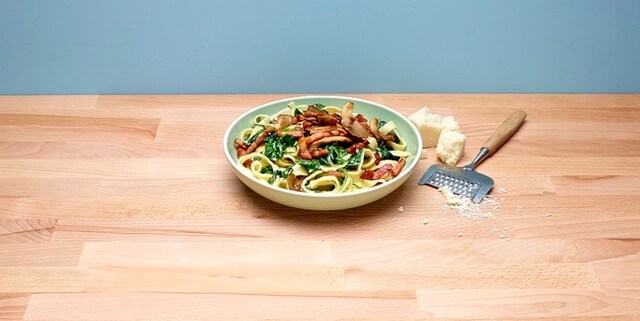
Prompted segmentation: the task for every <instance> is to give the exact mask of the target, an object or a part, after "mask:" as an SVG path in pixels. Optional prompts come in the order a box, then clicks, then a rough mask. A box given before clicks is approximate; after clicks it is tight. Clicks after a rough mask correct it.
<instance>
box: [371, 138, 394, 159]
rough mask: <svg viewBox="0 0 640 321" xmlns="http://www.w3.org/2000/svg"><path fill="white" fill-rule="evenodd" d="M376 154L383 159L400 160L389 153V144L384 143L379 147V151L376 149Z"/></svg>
mask: <svg viewBox="0 0 640 321" xmlns="http://www.w3.org/2000/svg"><path fill="white" fill-rule="evenodd" d="M376 153H378V154H379V155H380V158H381V159H391V160H397V159H398V157H395V156H393V155H391V153H389V149H387V144H386V143H384V142H383V143H381V144H379V145H378V149H376Z"/></svg>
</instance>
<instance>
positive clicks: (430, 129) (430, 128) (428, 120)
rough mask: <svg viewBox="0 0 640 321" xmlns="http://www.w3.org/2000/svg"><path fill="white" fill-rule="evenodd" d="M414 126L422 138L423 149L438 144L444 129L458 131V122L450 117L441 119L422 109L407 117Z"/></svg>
mask: <svg viewBox="0 0 640 321" xmlns="http://www.w3.org/2000/svg"><path fill="white" fill-rule="evenodd" d="M408 118H409V120H410V121H411V122H412V123H413V124H414V125H416V127H417V128H418V131H419V132H420V136H421V137H422V145H423V147H425V148H426V147H434V146H436V145H437V144H438V139H439V138H440V132H441V131H442V130H443V129H444V128H448V129H451V130H459V129H460V126H459V125H458V122H457V121H456V120H455V118H453V117H452V116H446V117H442V116H440V115H438V114H436V113H432V112H431V111H430V110H429V108H427V107H423V108H422V109H420V110H418V111H416V112H415V113H413V114H412V115H411V116H409V117H408Z"/></svg>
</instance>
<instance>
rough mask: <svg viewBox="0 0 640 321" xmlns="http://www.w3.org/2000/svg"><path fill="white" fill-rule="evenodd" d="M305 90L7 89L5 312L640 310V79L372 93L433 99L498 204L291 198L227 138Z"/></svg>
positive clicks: (202, 314) (408, 188)
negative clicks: (72, 92)
mask: <svg viewBox="0 0 640 321" xmlns="http://www.w3.org/2000/svg"><path fill="white" fill-rule="evenodd" d="M290 96H293V95H186V96H182V95H167V96H0V320H449V321H450V320H476V321H477V320H519V321H525V320H526V321H532V320H571V321H593V320H640V272H639V271H640V174H639V173H638V170H639V168H640V95H493V94H455V95H454V94H367V95H362V94H357V95H353V96H355V97H359V98H364V99H369V100H373V101H376V102H379V103H382V104H387V105H388V106H390V107H392V108H394V109H396V110H398V111H399V112H401V113H402V114H404V115H409V114H411V113H413V112H414V111H416V110H418V109H419V108H421V107H423V106H429V107H430V108H431V109H432V110H433V111H435V112H437V113H440V114H442V115H453V116H454V117H455V118H456V119H457V120H458V121H459V122H460V127H461V129H462V131H463V132H464V133H465V134H466V135H467V137H468V140H467V146H466V154H465V156H464V158H463V159H462V160H461V163H468V162H469V161H470V160H471V159H472V158H473V156H474V155H475V153H476V152H477V150H478V149H479V148H480V147H481V146H482V144H483V143H484V142H485V141H486V140H487V138H488V137H489V136H490V135H491V133H492V132H493V130H494V129H495V128H496V127H497V126H498V125H499V124H500V123H501V122H502V121H503V120H504V119H505V118H506V117H507V116H508V115H509V114H511V113H512V112H513V111H515V110H518V109H522V110H524V111H526V112H527V114H528V116H527V119H526V121H525V123H524V124H523V125H522V127H521V128H520V130H519V131H518V132H517V133H516V134H515V135H514V136H513V137H512V139H511V140H510V141H509V142H507V143H506V144H505V145H504V146H503V147H502V148H501V149H500V150H499V151H498V152H497V153H496V154H495V155H493V156H492V157H491V158H489V159H487V160H486V161H485V162H484V163H483V164H482V165H480V166H479V168H478V170H479V171H480V172H482V173H485V174H487V175H489V176H491V177H493V178H494V180H495V182H496V186H495V188H494V190H493V192H492V194H491V195H492V197H494V199H495V200H496V203H497V204H498V205H497V206H493V207H492V208H484V209H482V211H481V212H479V214H478V215H475V214H474V215H473V216H465V215H463V214H461V213H459V212H456V211H454V210H452V209H449V208H446V207H443V206H444V205H445V204H444V200H443V198H442V196H440V195H439V194H438V192H437V191H436V190H434V189H431V188H429V187H420V186H417V184H416V183H417V181H418V178H419V176H420V175H421V174H422V173H423V172H424V171H425V170H426V169H427V167H428V166H430V165H431V164H433V163H435V162H437V160H436V158H435V150H434V149H433V148H431V149H428V150H427V153H428V154H427V155H428V158H427V159H424V160H421V161H420V164H419V165H418V168H417V170H416V172H415V173H414V174H413V176H411V178H410V179H409V180H408V181H407V183H406V184H404V185H403V186H402V187H401V188H399V189H398V190H397V191H395V192H394V193H392V194H391V195H389V196H387V197H385V198H384V199H382V200H380V201H377V202H375V203H372V204H369V205H365V206H362V207H359V208H355V209H352V210H345V211H335V212H312V211H302V210H297V209H293V208H287V207H284V206H281V205H278V204H276V203H273V202H271V201H269V200H267V199H264V198H262V197H260V196H258V195H257V194H255V193H254V192H252V191H251V190H249V189H248V188H246V187H245V186H244V185H243V184H242V183H241V182H240V181H239V180H238V179H237V178H236V177H235V176H234V174H233V173H232V172H231V169H230V166H229V164H227V161H226V160H225V158H224V156H223V153H222V137H223V134H224V131H225V130H226V128H227V126H228V125H229V124H230V123H231V121H232V120H234V119H235V118H236V117H238V116H240V115H241V114H242V113H244V112H246V111H247V110H249V109H251V108H252V107H255V106H257V105H260V104H263V103H266V102H269V101H272V100H275V99H280V98H286V97H290Z"/></svg>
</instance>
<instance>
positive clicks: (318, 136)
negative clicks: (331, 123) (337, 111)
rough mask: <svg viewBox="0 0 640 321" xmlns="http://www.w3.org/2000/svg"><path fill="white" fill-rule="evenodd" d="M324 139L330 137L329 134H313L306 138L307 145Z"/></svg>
mask: <svg viewBox="0 0 640 321" xmlns="http://www.w3.org/2000/svg"><path fill="white" fill-rule="evenodd" d="M325 137H331V133H327V132H319V133H314V134H312V135H311V136H309V137H307V138H306V139H307V145H311V144H312V143H313V142H315V141H316V140H319V139H322V138H325Z"/></svg>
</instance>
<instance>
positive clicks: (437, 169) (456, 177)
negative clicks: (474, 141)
mask: <svg viewBox="0 0 640 321" xmlns="http://www.w3.org/2000/svg"><path fill="white" fill-rule="evenodd" d="M418 184H419V185H429V186H433V187H435V188H440V187H443V186H448V187H449V188H450V189H451V191H452V192H453V193H455V194H458V195H461V196H463V197H467V198H470V199H471V200H472V201H474V202H476V203H479V202H480V201H482V199H483V198H484V197H485V195H487V194H488V193H489V191H490V190H491V188H492V187H493V184H494V183H493V179H491V177H489V176H487V175H483V174H480V173H478V172H476V171H473V170H468V169H465V168H463V167H453V166H447V165H441V164H436V165H433V166H431V167H429V169H428V170H427V171H426V172H425V173H424V174H423V175H422V177H421V178H420V180H419V181H418Z"/></svg>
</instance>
